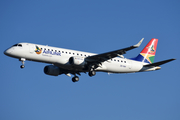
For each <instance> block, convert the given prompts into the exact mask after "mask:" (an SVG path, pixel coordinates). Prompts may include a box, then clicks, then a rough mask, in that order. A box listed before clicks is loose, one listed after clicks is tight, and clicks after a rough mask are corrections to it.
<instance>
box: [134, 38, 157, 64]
mask: <svg viewBox="0 0 180 120" xmlns="http://www.w3.org/2000/svg"><path fill="white" fill-rule="evenodd" d="M157 43H158V39H155V38H153V39H151V41H150V42H149V43H148V44H147V45H146V47H145V48H144V49H143V50H142V51H141V53H140V54H139V55H138V56H137V57H136V58H134V60H136V61H140V62H145V63H149V64H152V63H153V62H154V57H155V54H156V48H157Z"/></svg>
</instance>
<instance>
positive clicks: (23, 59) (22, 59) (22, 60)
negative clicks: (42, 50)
mask: <svg viewBox="0 0 180 120" xmlns="http://www.w3.org/2000/svg"><path fill="white" fill-rule="evenodd" d="M19 61H21V62H22V65H21V66H20V68H21V69H22V68H24V67H25V66H24V61H26V59H25V58H21V59H19Z"/></svg>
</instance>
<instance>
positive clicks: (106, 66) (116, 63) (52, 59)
mask: <svg viewBox="0 0 180 120" xmlns="http://www.w3.org/2000/svg"><path fill="white" fill-rule="evenodd" d="M19 44H22V46H12V47H11V48H9V49H8V50H6V51H5V52H6V54H7V55H8V56H11V57H15V58H18V59H20V58H24V59H26V60H30V61H37V62H44V63H50V64H54V65H56V66H58V67H60V68H64V69H68V70H73V69H76V70H79V71H81V69H82V68H81V67H78V66H72V65H71V64H69V58H70V57H72V56H79V57H82V58H86V57H88V56H92V55H96V54H93V53H88V52H81V51H76V50H70V49H63V48H57V47H50V46H44V45H39V44H31V43H19ZM36 46H38V47H39V48H41V49H42V51H41V53H40V54H37V53H36V52H35V49H36ZM142 68H143V63H142V62H138V61H134V60H129V59H125V58H120V57H116V58H113V59H110V60H108V61H105V62H103V63H102V64H101V65H100V66H99V67H98V68H97V69H96V71H103V72H110V73H131V72H139V71H141V70H142Z"/></svg>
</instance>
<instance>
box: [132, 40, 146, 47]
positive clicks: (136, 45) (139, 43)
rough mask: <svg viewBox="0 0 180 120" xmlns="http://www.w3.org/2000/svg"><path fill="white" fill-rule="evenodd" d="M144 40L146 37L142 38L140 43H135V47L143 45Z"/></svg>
mask: <svg viewBox="0 0 180 120" xmlns="http://www.w3.org/2000/svg"><path fill="white" fill-rule="evenodd" d="M143 40H144V38H142V39H141V40H140V41H139V43H138V44H136V45H133V47H139V46H140V45H141V43H142V42H143Z"/></svg>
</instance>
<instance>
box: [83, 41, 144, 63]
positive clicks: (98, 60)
mask: <svg viewBox="0 0 180 120" xmlns="http://www.w3.org/2000/svg"><path fill="white" fill-rule="evenodd" d="M143 40H144V38H142V39H141V40H140V41H139V43H138V44H136V45H133V46H130V47H127V48H124V49H119V50H115V51H111V52H107V53H102V54H98V55H94V56H90V57H87V58H86V59H85V60H86V61H87V62H93V63H101V62H104V61H107V60H109V59H111V58H114V57H117V56H120V57H122V55H123V54H125V53H126V51H129V50H132V49H134V48H137V47H139V46H140V45H141V43H142V41H143Z"/></svg>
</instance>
